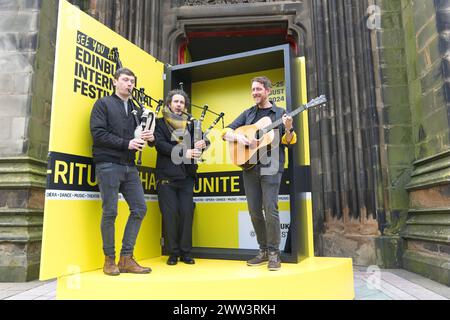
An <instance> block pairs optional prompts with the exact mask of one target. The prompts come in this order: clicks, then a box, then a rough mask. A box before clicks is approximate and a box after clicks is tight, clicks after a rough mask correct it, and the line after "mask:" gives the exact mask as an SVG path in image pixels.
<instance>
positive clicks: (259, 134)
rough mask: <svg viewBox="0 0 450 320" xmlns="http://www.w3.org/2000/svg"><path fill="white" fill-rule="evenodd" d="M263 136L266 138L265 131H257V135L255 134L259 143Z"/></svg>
mask: <svg viewBox="0 0 450 320" xmlns="http://www.w3.org/2000/svg"><path fill="white" fill-rule="evenodd" d="M263 136H264V131H263V130H258V131H256V133H255V138H256V140H258V141H259V140H261V139H262V137H263Z"/></svg>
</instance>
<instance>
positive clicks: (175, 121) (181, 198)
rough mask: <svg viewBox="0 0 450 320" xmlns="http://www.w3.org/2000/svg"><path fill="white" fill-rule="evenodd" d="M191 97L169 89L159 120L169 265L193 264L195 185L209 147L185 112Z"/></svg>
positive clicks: (158, 171)
mask: <svg viewBox="0 0 450 320" xmlns="http://www.w3.org/2000/svg"><path fill="white" fill-rule="evenodd" d="M188 107H189V98H188V96H187V94H186V93H185V92H184V91H183V90H173V91H171V92H169V94H168V96H167V99H166V103H165V106H164V109H163V117H162V118H160V119H158V120H157V121H156V129H155V138H156V142H155V147H156V150H157V152H158V155H157V161H156V180H157V191H158V201H159V208H160V210H161V213H162V217H163V225H164V245H165V247H166V250H167V252H168V253H169V259H168V260H167V264H168V265H171V266H173V265H176V264H177V263H178V259H180V261H182V262H184V263H186V264H194V263H195V261H194V259H193V258H192V257H191V256H190V251H191V249H192V224H193V216H194V202H193V197H194V184H195V179H196V175H197V168H198V166H197V161H198V160H199V159H200V157H201V155H202V152H203V150H204V149H205V148H206V147H207V143H206V141H205V140H204V139H203V137H202V138H201V139H199V140H198V141H194V139H193V137H194V135H195V132H194V124H193V123H192V122H193V121H192V120H193V119H192V117H191V116H190V115H189V114H187V113H186V112H185V110H186V108H188Z"/></svg>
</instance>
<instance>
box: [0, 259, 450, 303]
mask: <svg viewBox="0 0 450 320" xmlns="http://www.w3.org/2000/svg"><path fill="white" fill-rule="evenodd" d="M354 274H355V277H354V281H355V293H356V300H450V287H447V286H444V285H441V284H439V283H436V282H434V281H431V280H429V279H426V278H424V277H422V276H419V275H417V274H414V273H411V272H408V271H405V270H397V269H396V270H380V269H378V268H376V267H374V268H367V267H357V266H355V267H354ZM55 299H56V281H48V282H39V281H34V282H30V283H0V300H55Z"/></svg>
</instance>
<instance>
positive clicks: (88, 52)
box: [40, 1, 164, 280]
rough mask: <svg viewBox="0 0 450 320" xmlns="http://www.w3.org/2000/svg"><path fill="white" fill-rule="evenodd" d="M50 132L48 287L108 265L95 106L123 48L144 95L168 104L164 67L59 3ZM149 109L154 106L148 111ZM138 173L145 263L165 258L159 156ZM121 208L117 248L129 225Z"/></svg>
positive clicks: (148, 157)
mask: <svg viewBox="0 0 450 320" xmlns="http://www.w3.org/2000/svg"><path fill="white" fill-rule="evenodd" d="M59 3H60V7H59V19H58V36H57V44H56V57H55V70H54V87H53V105H52V118H51V132H50V147H49V149H50V156H49V165H48V179H47V181H48V184H47V190H46V201H45V217H44V231H43V244H42V256H41V275H40V278H41V279H42V280H45V279H50V278H55V277H58V276H62V275H66V274H69V273H72V272H73V270H77V271H78V272H84V271H88V270H94V269H97V268H99V267H100V266H101V265H102V263H103V253H102V241H101V236H100V220H101V201H100V195H99V192H98V188H97V184H96V181H95V168H94V166H93V164H92V151H91V149H92V138H91V134H90V130H89V119H90V113H91V110H92V107H93V105H94V102H95V101H96V100H97V99H99V98H101V97H104V96H106V95H110V94H111V93H112V92H113V90H114V88H113V74H114V72H115V71H116V68H117V66H116V63H115V62H114V59H113V56H112V48H114V47H117V48H118V49H119V50H120V51H121V53H123V56H124V57H126V58H125V59H123V63H124V65H125V66H126V67H128V68H130V69H131V70H133V71H134V72H135V73H136V76H137V78H138V79H139V83H138V85H139V88H141V87H142V88H145V91H146V92H148V93H151V95H152V96H153V97H154V98H155V99H162V98H163V80H162V79H163V73H164V64H163V63H161V62H159V61H157V60H156V59H155V58H154V57H152V56H150V55H149V54H147V53H146V52H144V51H143V50H141V49H140V48H138V47H136V46H135V45H133V44H131V43H130V42H128V41H127V40H126V39H124V38H122V37H121V36H119V35H118V34H116V33H114V32H113V31H111V30H110V29H108V28H107V27H106V26H104V25H102V24H101V23H99V22H98V21H96V20H94V19H93V18H91V17H89V16H88V15H86V14H85V13H83V12H81V11H80V10H79V9H77V8H76V7H74V6H72V5H70V4H69V3H68V2H67V1H60V2H59ZM147 106H148V104H147ZM143 160H144V161H143V164H142V168H140V174H141V181H142V184H143V186H144V189H145V192H146V199H147V201H148V202H147V206H148V212H147V217H146V219H144V222H143V225H142V228H141V232H140V234H139V237H138V240H137V244H136V251H135V255H136V257H137V258H139V259H143V258H152V257H156V256H159V255H160V254H161V248H160V245H159V243H160V237H161V218H160V214H159V210H158V205H157V202H156V195H155V193H156V189H155V187H156V181H155V174H154V170H153V169H152V168H154V167H155V161H156V157H155V152H154V150H151V149H150V148H148V147H147V148H145V149H144V154H143ZM128 212H129V211H128V206H127V205H126V203H125V202H124V201H119V216H118V218H117V222H116V230H117V234H116V239H117V243H116V245H117V248H120V243H119V242H120V239H121V238H122V236H121V235H122V234H123V230H124V227H125V224H126V219H127V218H128Z"/></svg>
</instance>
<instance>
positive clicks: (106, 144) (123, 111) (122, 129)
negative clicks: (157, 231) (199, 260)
mask: <svg viewBox="0 0 450 320" xmlns="http://www.w3.org/2000/svg"><path fill="white" fill-rule="evenodd" d="M135 81H136V76H135V75H134V73H133V72H132V71H131V70H129V69H127V68H120V69H118V70H117V71H116V73H115V75H114V87H115V93H114V94H112V95H111V96H108V97H104V98H101V99H99V100H98V101H97V102H96V103H95V105H94V108H93V109H92V113H91V118H90V129H91V134H92V138H93V148H92V151H93V158H94V163H95V167H96V169H95V173H96V176H97V181H98V185H99V189H100V194H101V198H102V212H103V215H102V223H101V233H102V240H103V251H104V254H105V264H104V268H103V272H104V273H105V274H106V275H110V276H116V275H119V274H120V273H138V274H145V273H150V272H151V269H150V268H145V267H142V266H140V265H139V264H138V263H137V262H136V261H135V259H134V257H133V251H134V246H135V244H136V238H137V235H138V233H139V230H140V227H141V223H142V220H143V219H144V217H145V215H146V213H147V205H146V203H145V198H144V190H143V187H142V184H141V180H140V178H139V173H138V170H137V168H136V165H135V156H136V152H137V151H142V148H143V147H144V145H145V143H146V142H149V143H153V142H154V141H155V137H154V136H153V133H152V132H151V131H150V130H143V131H141V132H140V136H138V137H135V130H136V127H137V126H139V123H136V116H138V117H139V118H140V117H141V115H142V110H136V109H137V108H136V107H135V106H134V104H133V103H132V101H131V100H130V97H131V92H132V91H133V88H134V85H135ZM136 113H137V114H136ZM119 193H122V194H123V196H124V198H125V201H126V202H127V204H128V206H129V208H130V216H129V218H128V222H127V225H126V228H125V233H124V236H123V239H122V250H121V253H120V260H119V263H118V265H116V255H115V254H116V253H115V240H114V236H115V220H116V217H117V205H118V198H119Z"/></svg>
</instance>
